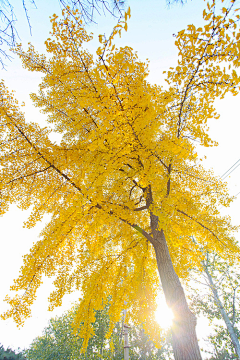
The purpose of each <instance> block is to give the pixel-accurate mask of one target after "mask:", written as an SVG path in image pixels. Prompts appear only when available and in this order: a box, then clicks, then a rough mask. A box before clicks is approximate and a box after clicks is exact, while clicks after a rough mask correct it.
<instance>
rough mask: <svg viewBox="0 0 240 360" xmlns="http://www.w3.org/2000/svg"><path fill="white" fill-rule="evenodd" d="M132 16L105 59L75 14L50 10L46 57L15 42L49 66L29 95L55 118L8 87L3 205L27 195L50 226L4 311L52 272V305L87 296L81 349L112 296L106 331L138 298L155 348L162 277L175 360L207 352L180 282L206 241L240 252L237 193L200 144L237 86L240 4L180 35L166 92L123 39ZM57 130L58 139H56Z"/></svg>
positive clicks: (137, 313)
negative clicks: (204, 160)
mask: <svg viewBox="0 0 240 360" xmlns="http://www.w3.org/2000/svg"><path fill="white" fill-rule="evenodd" d="M218 11H219V13H218ZM77 16H78V14H77V12H75V17H77ZM128 17H130V9H129V10H128V12H127V13H126V14H125V21H120V22H119V23H118V24H117V25H116V27H115V28H114V29H113V32H112V34H111V36H110V37H109V38H108V39H107V38H105V37H104V36H102V35H100V36H99V41H100V46H99V48H98V49H97V50H96V55H93V54H91V53H90V52H89V51H88V50H87V43H88V42H89V41H91V40H92V38H93V36H92V34H88V33H87V32H86V30H85V29H84V26H83V25H81V20H80V18H79V21H78V23H77V22H75V21H73V19H71V18H69V16H68V14H67V12H63V18H62V19H59V18H58V17H57V16H56V15H54V16H53V17H52V19H51V21H52V33H51V38H49V39H47V41H46V42H45V44H46V51H47V53H48V54H47V55H44V54H39V53H38V52H37V51H36V50H35V49H34V47H33V46H32V45H29V49H28V50H27V51H24V50H23V49H22V47H21V46H20V45H19V46H18V47H17V48H16V49H15V52H16V53H17V54H18V55H19V56H20V58H21V60H22V64H23V66H24V67H25V68H27V69H28V70H29V71H38V72H40V73H42V74H43V78H42V82H41V84H40V85H39V93H38V94H32V95H31V97H32V100H33V102H34V104H35V105H36V106H37V107H39V108H41V111H42V112H43V113H45V114H47V115H48V121H49V124H50V125H49V127H45V128H41V127H40V126H39V125H38V124H36V123H34V122H31V123H28V122H26V121H25V119H24V114H23V113H22V112H21V111H20V109H19V107H18V104H17V101H16V100H15V99H14V96H13V94H12V93H11V92H10V91H8V90H7V88H6V87H5V85H4V84H3V83H1V108H0V109H1V110H0V111H1V127H0V129H1V170H0V171H1V175H0V179H1V187H0V191H1V213H2V214H4V213H5V212H6V211H7V210H8V207H9V205H10V204H11V203H13V202H16V203H17V204H18V206H19V207H20V208H21V209H27V208H29V207H32V214H31V216H30V217H29V219H28V220H27V221H26V223H25V226H26V227H29V228H30V227H32V226H34V225H35V224H36V222H37V221H41V219H42V217H43V215H44V214H46V213H47V214H51V221H50V222H49V223H48V224H47V225H46V226H45V228H44V230H43V231H42V232H41V234H40V240H39V241H38V242H36V243H35V244H34V245H33V247H32V249H31V251H30V253H29V254H28V255H26V256H25V258H24V266H23V267H22V269H21V274H20V276H19V278H18V279H17V280H15V282H14V285H13V286H12V287H11V290H13V291H16V292H17V294H16V295H14V296H13V297H12V298H10V297H7V299H6V300H7V301H8V302H9V304H10V306H11V308H10V310H9V311H7V312H6V313H5V314H4V315H3V318H4V319H6V318H8V317H13V319H14V320H15V321H16V322H17V323H18V324H22V323H23V321H24V319H25V318H27V317H28V316H30V307H31V305H32V303H33V301H34V300H35V298H36V291H37V289H38V287H39V286H40V285H41V281H42V276H43V275H46V276H50V277H51V276H53V277H54V285H55V290H54V291H53V292H52V293H51V295H50V297H49V302H50V305H49V308H50V310H51V309H53V308H54V307H56V306H59V305H61V302H62V298H63V296H64V294H66V293H70V292H72V291H79V292H80V296H81V297H83V301H82V302H81V304H80V306H79V310H78V312H77V314H76V316H75V320H74V321H75V328H76V329H78V327H79V325H80V323H81V322H83V325H82V326H81V331H80V336H81V337H82V338H84V342H83V350H84V349H85V348H86V346H87V343H88V340H89V338H90V337H91V336H92V335H93V326H92V324H93V323H94V320H95V315H94V314H95V312H94V310H100V309H103V307H104V306H105V304H106V302H107V301H108V299H109V296H110V298H111V301H110V308H109V316H110V327H109V334H111V331H112V329H113V327H114V324H115V323H116V322H117V321H119V319H120V317H121V311H122V309H123V308H125V307H126V306H127V308H128V312H127V314H128V315H127V316H128V320H129V321H130V320H131V322H132V323H134V322H135V323H137V322H138V323H145V328H146V331H148V333H149V334H150V336H151V338H152V339H153V340H154V341H155V342H156V343H157V341H158V338H159V336H160V335H159V331H158V330H159V329H157V328H156V326H157V325H156V323H155V322H154V310H155V309H156V296H157V293H158V288H159V277H160V280H161V284H162V287H163V291H164V294H165V297H166V301H167V304H168V306H169V307H170V308H171V309H172V311H173V314H174V322H173V326H172V342H173V351H174V356H175V359H178V360H179V359H181V360H190V359H191V360H192V359H194V360H196V359H201V354H200V351H199V347H198V343H197V337H196V332H195V327H196V317H195V316H194V314H193V313H192V312H191V311H190V310H189V307H188V304H187V302H186V299H185V295H184V291H183V288H182V286H181V283H180V280H179V277H182V278H185V279H187V277H188V269H189V268H190V267H193V266H198V265H199V264H200V262H201V259H202V251H200V248H199V246H201V250H202V248H207V249H208V250H211V249H212V250H214V251H216V252H217V253H219V254H221V256H222V257H224V256H225V257H226V256H228V257H229V256H236V254H237V255H238V254H239V247H238V246H237V244H236V242H235V240H234V237H233V235H232V233H233V232H234V230H236V227H234V226H232V225H231V223H230V219H229V218H228V217H222V216H220V214H219V211H218V205H219V204H220V205H222V206H228V205H229V203H230V202H231V200H232V199H231V198H230V197H229V195H228V192H227V187H226V184H224V183H223V182H222V181H221V180H220V179H219V178H217V177H214V175H213V174H212V172H211V171H206V170H204V168H203V167H202V166H201V162H199V161H198V159H197V151H196V145H195V144H196V143H198V144H199V143H200V144H201V145H202V146H212V145H214V144H215V143H214V141H212V140H211V139H210V137H209V135H208V133H207V130H208V127H207V120H208V119H210V118H214V117H215V118H217V117H218V114H217V112H216V110H215V108H214V104H213V102H214V100H215V99H216V97H221V98H222V97H224V95H225V94H226V93H227V92H231V93H232V94H233V95H236V94H237V93H238V91H239V82H240V80H239V77H238V75H237V73H236V70H235V69H236V68H237V67H238V66H239V63H240V57H239V49H240V41H239V38H240V33H239V28H238V22H239V15H238V9H236V6H235V2H232V3H230V5H229V6H228V7H227V8H225V7H223V8H222V10H217V9H216V6H215V2H212V3H210V4H209V3H208V4H207V10H204V13H203V18H204V20H205V25H204V26H203V28H198V29H197V28H195V26H194V25H189V26H188V28H187V29H186V30H183V31H180V32H179V33H178V35H177V36H176V46H177V47H178V50H179V58H178V65H177V67H176V68H172V69H170V70H169V71H168V72H167V74H166V80H167V83H168V88H167V89H164V88H162V87H161V86H158V85H152V84H150V83H149V82H148V81H147V76H148V62H142V61H140V60H139V59H138V57H137V54H136V53H135V52H134V51H133V49H132V48H130V47H127V46H126V47H120V48H119V49H118V48H117V47H115V44H114V41H115V36H116V34H118V33H121V31H122V29H123V28H125V30H126V29H127V19H128ZM231 67H232V68H233V70H231ZM54 133H58V134H60V135H61V141H60V142H54V141H53V140H51V138H52V137H51V136H52V134H54ZM192 235H194V236H195V238H196V239H197V240H198V242H199V244H200V245H197V243H196V242H193V241H192ZM125 304H127V305H125Z"/></svg>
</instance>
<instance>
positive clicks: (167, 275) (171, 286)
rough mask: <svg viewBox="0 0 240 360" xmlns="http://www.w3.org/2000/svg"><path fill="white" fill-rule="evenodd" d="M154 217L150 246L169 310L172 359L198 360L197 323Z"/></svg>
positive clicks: (156, 218) (199, 354)
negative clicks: (153, 250)
mask: <svg viewBox="0 0 240 360" xmlns="http://www.w3.org/2000/svg"><path fill="white" fill-rule="evenodd" d="M157 223H158V217H157V216H155V215H153V214H151V228H152V234H153V239H154V240H153V242H152V244H153V246H154V249H155V253H156V259H157V266H158V272H159V276H160V280H161V283H162V287H163V291H164V295H165V298H166V302H167V305H168V306H169V308H170V309H171V310H172V312H173V315H174V319H173V325H172V346H173V353H174V358H175V360H202V357H201V353H200V349H199V346H198V341H197V335H196V330H195V328H196V324H197V320H196V317H195V315H194V314H193V313H192V312H191V311H190V309H189V307H188V304H187V301H186V298H185V294H184V290H183V288H182V286H181V283H180V280H179V278H178V276H177V274H176V272H175V270H174V268H173V265H172V260H171V257H170V254H169V250H168V246H167V242H166V239H165V235H164V232H163V231H159V230H156V229H157Z"/></svg>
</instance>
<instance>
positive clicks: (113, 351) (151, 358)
mask: <svg viewBox="0 0 240 360" xmlns="http://www.w3.org/2000/svg"><path fill="white" fill-rule="evenodd" d="M107 310H108V309H107V308H105V309H103V310H101V311H96V312H95V316H96V320H95V322H94V324H93V326H94V330H95V335H94V336H93V337H92V338H91V339H90V340H89V343H88V347H87V350H86V353H85V354H81V353H80V348H81V346H82V342H83V339H82V338H81V337H79V334H74V333H73V328H72V322H73V321H74V316H75V313H76V311H77V307H76V308H75V309H74V310H72V311H69V312H67V313H65V314H64V315H63V316H61V317H56V318H52V319H51V320H50V323H49V326H48V327H46V328H45V329H44V332H43V335H42V336H39V337H37V338H36V339H35V340H34V341H33V342H32V344H31V345H30V347H29V349H27V350H26V351H25V355H26V358H27V359H28V360H53V359H58V360H71V359H79V360H85V359H89V360H90V359H105V360H107V359H114V360H122V359H123V324H122V323H121V322H117V323H116V324H115V326H114V330H113V332H112V335H111V337H110V338H106V335H107V333H108V330H109V316H108V314H107ZM165 335H166V340H165V341H164V342H163V344H162V348H161V349H157V348H156V347H155V346H154V344H153V342H152V341H150V340H149V338H148V336H147V335H146V334H145V333H144V330H143V328H141V327H137V328H136V327H132V328H131V327H130V331H129V340H130V359H131V360H139V359H141V360H167V359H169V360H170V359H173V357H171V356H172V351H171V350H170V331H169V330H167V331H166V334H165Z"/></svg>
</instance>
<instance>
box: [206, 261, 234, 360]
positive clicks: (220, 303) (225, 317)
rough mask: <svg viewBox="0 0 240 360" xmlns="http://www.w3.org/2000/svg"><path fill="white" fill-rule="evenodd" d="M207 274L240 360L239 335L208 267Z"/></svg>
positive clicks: (216, 302)
mask: <svg viewBox="0 0 240 360" xmlns="http://www.w3.org/2000/svg"><path fill="white" fill-rule="evenodd" d="M205 273H206V274H207V277H208V281H209V284H210V286H211V290H212V293H213V296H214V300H215V304H216V305H217V307H218V309H219V310H220V313H221V315H222V318H223V320H224V322H225V324H226V326H227V329H228V333H229V335H230V337H231V340H232V343H233V346H234V349H235V351H236V354H237V356H238V358H239V359H240V344H239V341H238V338H237V335H236V333H235V330H234V327H233V325H232V323H231V321H230V319H229V317H228V315H227V313H226V311H225V310H224V307H223V305H222V302H221V300H220V298H219V296H218V291H217V288H216V286H215V285H214V283H213V279H212V276H211V274H210V273H209V271H208V269H207V267H205Z"/></svg>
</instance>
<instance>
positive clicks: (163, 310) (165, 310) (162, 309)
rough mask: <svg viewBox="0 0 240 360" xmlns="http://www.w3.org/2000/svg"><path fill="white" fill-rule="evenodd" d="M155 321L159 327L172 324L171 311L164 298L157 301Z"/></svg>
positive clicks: (164, 327) (165, 327)
mask: <svg viewBox="0 0 240 360" xmlns="http://www.w3.org/2000/svg"><path fill="white" fill-rule="evenodd" d="M155 318H156V321H157V322H158V323H159V325H160V326H161V328H163V329H167V328H169V327H170V326H171V325H172V320H173V313H172V310H170V309H169V307H168V306H167V304H166V302H165V300H164V299H160V300H159V301H158V307H157V311H156V313H155Z"/></svg>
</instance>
